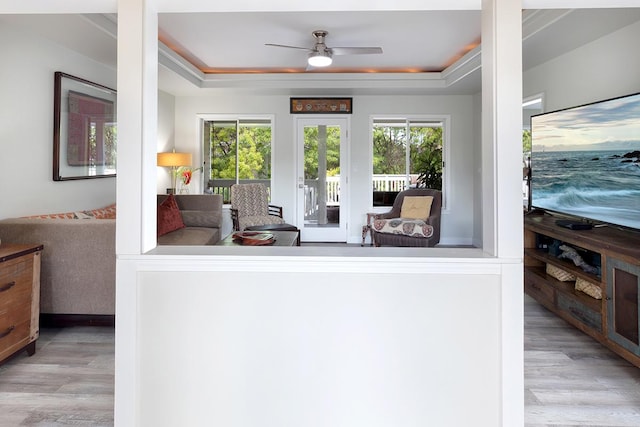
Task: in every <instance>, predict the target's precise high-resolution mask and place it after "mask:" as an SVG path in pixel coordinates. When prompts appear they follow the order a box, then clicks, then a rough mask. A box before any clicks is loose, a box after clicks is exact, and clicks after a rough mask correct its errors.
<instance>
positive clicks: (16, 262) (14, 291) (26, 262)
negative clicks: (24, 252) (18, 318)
mask: <svg viewBox="0 0 640 427" xmlns="http://www.w3.org/2000/svg"><path fill="white" fill-rule="evenodd" d="M32 280H33V257H31V256H26V257H20V258H17V259H12V260H9V261H6V262H3V263H2V264H0V308H2V307H7V306H13V305H15V304H22V303H24V302H28V301H30V300H31V290H32V287H33V283H32Z"/></svg>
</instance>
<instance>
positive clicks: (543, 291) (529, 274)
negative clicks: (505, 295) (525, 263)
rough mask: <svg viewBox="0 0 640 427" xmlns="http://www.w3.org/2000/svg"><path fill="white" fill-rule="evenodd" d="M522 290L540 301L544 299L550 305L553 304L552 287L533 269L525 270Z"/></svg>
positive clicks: (553, 292)
mask: <svg viewBox="0 0 640 427" xmlns="http://www.w3.org/2000/svg"><path fill="white" fill-rule="evenodd" d="M524 291H525V292H526V293H527V294H528V295H530V296H531V297H533V298H534V299H536V300H538V301H540V302H543V301H545V302H547V303H549V304H551V305H554V304H555V301H554V294H555V291H554V289H553V287H552V286H551V285H549V284H548V283H547V282H546V280H545V279H543V278H541V277H540V276H539V275H538V274H536V273H535V272H533V271H525V274H524Z"/></svg>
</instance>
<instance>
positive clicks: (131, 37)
mask: <svg viewBox="0 0 640 427" xmlns="http://www.w3.org/2000/svg"><path fill="white" fill-rule="evenodd" d="M153 3H154V0H118V101H117V106H118V176H117V197H116V199H117V205H118V215H117V220H116V221H117V224H116V225H117V226H116V255H117V260H116V370H115V374H116V375H115V401H114V410H115V414H114V418H115V425H117V426H132V425H139V423H138V420H139V416H140V415H139V400H140V381H139V366H138V357H139V353H138V350H139V349H138V341H137V339H138V336H137V332H138V311H137V309H138V304H139V301H138V292H137V289H138V288H137V285H138V283H137V274H136V269H135V262H134V261H131V260H127V257H128V256H133V257H135V256H136V255H140V254H142V253H144V252H146V251H147V250H149V249H152V248H153V247H155V245H156V208H155V207H156V201H155V198H156V196H155V194H156V169H157V168H156V140H157V138H156V135H157V128H158V127H157V116H158V107H157V93H158V84H157V75H158V60H157V56H158V43H157V37H158V36H157V31H158V30H157V28H158V25H157V13H156V12H155V10H153V8H152V6H153Z"/></svg>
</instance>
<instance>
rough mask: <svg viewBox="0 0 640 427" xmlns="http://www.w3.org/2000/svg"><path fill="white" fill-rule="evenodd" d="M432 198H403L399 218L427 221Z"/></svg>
mask: <svg viewBox="0 0 640 427" xmlns="http://www.w3.org/2000/svg"><path fill="white" fill-rule="evenodd" d="M432 203H433V196H405V198H404V199H402V207H401V208H400V218H407V219H427V218H429V215H430V214H431V204H432Z"/></svg>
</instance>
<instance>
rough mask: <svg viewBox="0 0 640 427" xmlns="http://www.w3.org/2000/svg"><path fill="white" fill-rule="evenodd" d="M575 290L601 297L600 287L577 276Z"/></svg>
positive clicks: (597, 297) (596, 297) (593, 296)
mask: <svg viewBox="0 0 640 427" xmlns="http://www.w3.org/2000/svg"><path fill="white" fill-rule="evenodd" d="M576 290H578V291H582V292H584V293H585V294H587V295H589V296H590V297H592V298H595V299H602V289H601V288H600V286H598V285H596V284H595V283H591V282H590V281H588V280H585V279H583V278H582V277H578V278H577V279H576Z"/></svg>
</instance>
